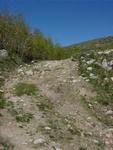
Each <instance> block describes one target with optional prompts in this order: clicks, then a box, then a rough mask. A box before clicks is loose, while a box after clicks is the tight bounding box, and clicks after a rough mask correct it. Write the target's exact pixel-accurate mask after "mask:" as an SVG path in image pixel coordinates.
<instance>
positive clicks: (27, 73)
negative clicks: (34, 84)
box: [25, 70, 33, 76]
mask: <svg viewBox="0 0 113 150" xmlns="http://www.w3.org/2000/svg"><path fill="white" fill-rule="evenodd" d="M25 74H26V75H28V76H32V75H33V71H32V70H29V71H26V72H25Z"/></svg>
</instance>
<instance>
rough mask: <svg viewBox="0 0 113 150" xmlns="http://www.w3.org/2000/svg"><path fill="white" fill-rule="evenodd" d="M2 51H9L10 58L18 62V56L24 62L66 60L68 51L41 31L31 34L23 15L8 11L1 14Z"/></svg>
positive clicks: (0, 45) (0, 46)
mask: <svg viewBox="0 0 113 150" xmlns="http://www.w3.org/2000/svg"><path fill="white" fill-rule="evenodd" d="M0 49H6V50H8V53H9V56H10V57H11V58H12V59H14V60H15V61H16V59H17V58H16V57H17V56H18V57H19V58H21V59H22V60H23V61H30V60H33V59H40V60H44V59H64V58H66V57H67V54H66V51H64V49H63V48H62V47H61V46H60V45H59V44H54V43H53V41H52V39H51V38H48V37H45V36H44V35H43V33H42V32H41V31H40V30H39V29H35V30H34V31H33V32H31V28H30V27H29V26H28V25H27V24H26V23H25V20H24V17H23V16H22V15H21V14H18V15H14V14H11V13H10V12H8V11H1V12H0Z"/></svg>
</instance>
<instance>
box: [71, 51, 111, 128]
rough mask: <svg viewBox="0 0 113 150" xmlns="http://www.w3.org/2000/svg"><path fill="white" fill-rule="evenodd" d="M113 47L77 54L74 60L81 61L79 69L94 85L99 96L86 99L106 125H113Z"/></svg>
mask: <svg viewBox="0 0 113 150" xmlns="http://www.w3.org/2000/svg"><path fill="white" fill-rule="evenodd" d="M112 58H113V49H107V50H103V51H102V50H101V51H99V50H98V51H95V50H89V51H87V52H81V53H78V54H75V55H74V56H73V58H72V60H76V61H78V62H79V70H80V73H81V75H82V76H83V78H84V80H86V81H87V82H90V83H91V84H92V85H93V87H94V88H93V89H94V91H96V93H97V96H96V97H94V98H92V99H89V100H88V99H86V98H83V99H84V102H85V103H86V104H87V105H88V107H89V108H90V109H92V111H93V114H94V115H95V116H96V117H97V118H98V119H99V120H100V121H103V122H104V123H105V124H106V125H109V126H111V125H113V122H112V119H111V116H112V113H113V111H112V108H113V60H112ZM98 114H99V115H98Z"/></svg>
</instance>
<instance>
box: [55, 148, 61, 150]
mask: <svg viewBox="0 0 113 150" xmlns="http://www.w3.org/2000/svg"><path fill="white" fill-rule="evenodd" d="M55 150H63V149H61V148H56V149H55Z"/></svg>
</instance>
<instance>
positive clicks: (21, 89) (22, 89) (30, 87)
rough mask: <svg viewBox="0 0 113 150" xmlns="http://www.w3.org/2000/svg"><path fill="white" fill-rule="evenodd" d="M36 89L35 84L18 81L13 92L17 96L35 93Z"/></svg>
mask: <svg viewBox="0 0 113 150" xmlns="http://www.w3.org/2000/svg"><path fill="white" fill-rule="evenodd" d="M37 91H38V88H37V86H36V85H35V84H28V83H18V84H17V85H16V86H15V89H14V94H16V95H17V96H22V95H24V94H26V95H35V94H36V92H37Z"/></svg>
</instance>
